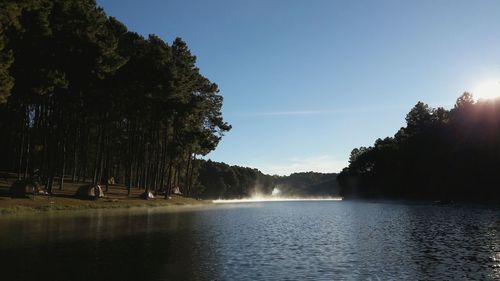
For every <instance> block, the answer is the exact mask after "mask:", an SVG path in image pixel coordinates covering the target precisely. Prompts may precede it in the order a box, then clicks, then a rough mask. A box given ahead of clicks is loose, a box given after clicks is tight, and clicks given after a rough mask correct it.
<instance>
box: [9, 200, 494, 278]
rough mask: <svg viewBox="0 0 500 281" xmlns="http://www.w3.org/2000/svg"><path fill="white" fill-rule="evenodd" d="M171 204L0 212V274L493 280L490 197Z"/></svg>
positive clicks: (99, 276)
mask: <svg viewBox="0 0 500 281" xmlns="http://www.w3.org/2000/svg"><path fill="white" fill-rule="evenodd" d="M169 210H170V211H169ZM171 210H172V209H162V208H154V209H142V210H126V211H110V210H94V211H86V212H81V213H78V214H77V215H75V214H72V215H71V216H68V215H54V214H42V215H39V216H37V217H36V218H35V217H31V218H16V217H3V218H0V258H1V260H0V267H1V268H2V280H53V281H55V280H108V281H109V280H146V281H147V280H388V279H398V280H402V279H406V280H429V279H436V280H474V279H475V280H495V279H500V209H498V208H495V207H484V206H433V205H426V204H398V203H369V202H349V201H343V202H332V201H326V202H269V203H249V204H237V205H226V204H224V206H217V207H214V208H201V209H181V210H182V211H179V212H177V211H176V212H172V211H171Z"/></svg>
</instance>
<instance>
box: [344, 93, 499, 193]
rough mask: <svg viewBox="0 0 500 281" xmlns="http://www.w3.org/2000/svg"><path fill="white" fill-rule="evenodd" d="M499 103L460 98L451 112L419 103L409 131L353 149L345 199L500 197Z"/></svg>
mask: <svg viewBox="0 0 500 281" xmlns="http://www.w3.org/2000/svg"><path fill="white" fill-rule="evenodd" d="M499 171H500V99H494V100H479V101H475V100H474V99H473V96H472V95H471V94H470V93H464V94H463V95H462V96H460V97H459V98H458V99H457V101H456V104H455V106H454V107H453V108H452V109H450V110H447V109H444V108H441V107H439V108H431V107H429V106H428V105H427V104H425V103H422V102H419V103H417V104H416V105H415V106H414V107H413V108H412V109H411V110H410V112H409V113H408V114H407V115H406V127H403V128H401V129H399V131H398V132H397V133H396V134H395V135H394V137H387V138H385V139H377V140H376V141H375V144H374V145H373V146H371V147H360V148H355V149H354V150H352V152H351V155H350V159H349V166H348V167H347V168H345V169H344V170H343V171H342V172H341V173H340V174H339V176H338V181H339V183H340V184H341V186H342V194H343V195H344V196H346V197H365V198H366V197H369V198H382V197H384V198H416V199H431V200H457V199H458V200H463V199H469V200H471V199H472V200H485V199H486V200H498V199H499V198H500V188H499V185H498V183H499V182H500V172H499Z"/></svg>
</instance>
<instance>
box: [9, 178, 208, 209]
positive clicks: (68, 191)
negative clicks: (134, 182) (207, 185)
mask: <svg viewBox="0 0 500 281" xmlns="http://www.w3.org/2000/svg"><path fill="white" fill-rule="evenodd" d="M13 182H14V178H12V177H9V178H8V179H0V215H7V214H26V213H38V212H56V211H77V210H86V209H118V208H132V207H160V206H182V205H184V206H186V205H203V204H209V201H205V200H196V199H193V198H188V197H182V196H177V195H174V196H172V198H171V199H168V200H167V199H164V198H163V196H161V197H158V198H155V199H151V200H144V199H141V198H140V197H139V196H140V194H141V193H142V192H143V190H142V189H139V188H133V189H132V192H131V194H130V196H127V189H126V188H125V186H122V185H110V186H109V190H108V192H105V194H106V197H105V198H103V199H100V200H96V201H90V200H81V199H77V198H75V197H74V195H75V193H76V190H77V189H78V187H79V186H81V185H84V184H88V183H71V182H69V183H65V184H64V186H63V189H62V190H59V187H58V186H55V187H54V188H53V194H52V195H51V196H44V195H37V196H36V197H33V196H30V198H11V197H10V195H9V187H10V186H11V185H12V183H13ZM103 189H104V187H103Z"/></svg>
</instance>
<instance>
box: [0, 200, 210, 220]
mask: <svg viewBox="0 0 500 281" xmlns="http://www.w3.org/2000/svg"><path fill="white" fill-rule="evenodd" d="M209 205H212V202H211V201H208V200H196V199H193V198H187V197H181V196H172V198H171V199H163V198H158V199H150V200H144V199H136V198H128V199H111V198H103V199H100V200H97V201H90V200H80V199H74V198H60V197H51V196H37V197H36V198H35V199H31V198H22V199H17V198H16V199H5V198H1V199H0V216H5V215H22V214H39V213H49V212H74V211H84V210H103V209H109V210H114V209H131V208H157V207H188V206H209Z"/></svg>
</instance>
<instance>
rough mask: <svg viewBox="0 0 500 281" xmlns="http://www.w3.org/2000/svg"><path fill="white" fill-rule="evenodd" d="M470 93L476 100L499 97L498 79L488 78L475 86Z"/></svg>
mask: <svg viewBox="0 0 500 281" xmlns="http://www.w3.org/2000/svg"><path fill="white" fill-rule="evenodd" d="M472 95H473V96H474V97H475V98H476V100H485V99H495V98H498V97H500V81H498V80H489V81H485V82H482V83H480V84H478V85H477V86H476V88H475V89H474V91H473V92H472Z"/></svg>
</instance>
